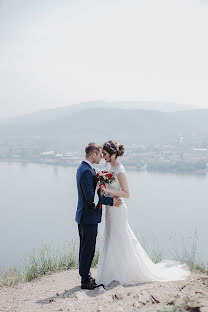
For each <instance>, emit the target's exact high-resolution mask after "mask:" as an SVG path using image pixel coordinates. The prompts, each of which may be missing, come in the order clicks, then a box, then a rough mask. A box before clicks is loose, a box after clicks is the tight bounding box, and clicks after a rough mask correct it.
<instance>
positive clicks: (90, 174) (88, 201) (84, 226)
mask: <svg viewBox="0 0 208 312" xmlns="http://www.w3.org/2000/svg"><path fill="white" fill-rule="evenodd" d="M76 178H77V191H78V205H77V211H76V218H75V220H76V222H77V223H78V229H79V237H80V248H79V274H80V276H81V282H82V283H87V282H88V281H89V277H90V267H91V264H92V260H93V257H94V253H95V245H96V237H97V228H98V223H100V222H101V217H102V209H99V205H100V204H104V205H109V206H113V198H111V197H105V196H99V203H98V205H97V206H95V204H94V196H95V188H96V173H95V171H94V169H93V168H92V167H91V166H90V165H89V164H88V163H86V162H85V161H83V162H82V163H81V164H80V166H79V167H78V169H77V176H76Z"/></svg>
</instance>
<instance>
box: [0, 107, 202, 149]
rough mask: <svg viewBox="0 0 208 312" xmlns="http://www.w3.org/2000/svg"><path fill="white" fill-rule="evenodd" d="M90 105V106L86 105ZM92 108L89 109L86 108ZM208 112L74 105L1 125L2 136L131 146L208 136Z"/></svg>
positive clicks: (74, 143) (76, 143) (78, 143)
mask: <svg viewBox="0 0 208 312" xmlns="http://www.w3.org/2000/svg"><path fill="white" fill-rule="evenodd" d="M84 105H86V104H84ZM86 107H88V106H85V108H86ZM207 120H208V110H190V111H178V112H160V111H150V110H139V109H136V110H135V109H118V108H111V109H110V108H107V107H106V108H90V109H84V107H83V105H82V104H80V106H79V105H74V107H73V106H69V107H64V108H62V109H60V108H59V109H55V110H49V111H43V112H37V113H33V114H30V115H25V116H23V117H19V118H16V119H11V120H10V121H8V122H4V123H2V122H1V123H0V137H1V138H8V137H16V138H20V137H34V136H36V137H40V138H43V139H45V138H47V139H50V140H54V141H63V142H64V141H67V142H68V143H69V144H70V142H71V144H73V145H78V146H79V145H80V144H82V143H84V142H88V141H99V142H103V141H104V140H106V139H110V138H115V139H116V140H118V141H120V142H123V143H125V144H127V143H142V144H144V143H146V144H152V143H161V142H167V141H168V140H171V139H176V138H177V137H178V136H179V135H182V136H184V137H185V138H187V139H191V138H192V137H195V136H198V135H207V134H208V123H207Z"/></svg>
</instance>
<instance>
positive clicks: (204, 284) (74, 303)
mask: <svg viewBox="0 0 208 312" xmlns="http://www.w3.org/2000/svg"><path fill="white" fill-rule="evenodd" d="M92 273H94V275H95V270H92ZM185 301H186V302H187V304H186V309H187V310H189V311H200V312H208V275H205V274H203V273H198V272H192V274H191V276H190V277H189V278H188V279H187V280H185V281H173V282H163V283H161V282H152V283H146V284H140V285H137V286H125V287H123V286H121V285H120V284H119V283H117V282H112V283H111V284H110V285H109V287H106V289H105V290H104V289H103V288H102V287H100V288H97V289H95V290H81V289H80V278H79V275H78V271H77V270H70V271H65V272H61V273H55V274H52V275H49V276H44V277H41V278H40V279H36V280H34V281H31V282H28V283H24V284H20V285H18V286H16V287H15V288H11V287H4V288H0V311H5V312H17V311H18V312H23V311H24V312H38V311H50V312H53V311H70V312H74V311H85V312H91V311H93V312H112V311H117V312H123V311H125V312H126V311H128V312H131V311H140V312H144V311H145V312H146V311H154V312H155V311H174V310H173V306H178V305H181V304H183V303H184V302H185ZM175 311H177V310H175ZM178 311H179V310H178ZM180 311H183V310H180ZM184 311H186V310H185V309H184Z"/></svg>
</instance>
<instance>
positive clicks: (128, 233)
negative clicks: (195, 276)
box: [96, 140, 190, 286]
mask: <svg viewBox="0 0 208 312" xmlns="http://www.w3.org/2000/svg"><path fill="white" fill-rule="evenodd" d="M123 154H124V146H123V145H122V144H118V143H117V142H116V141H112V140H111V141H108V142H106V143H104V145H103V158H104V159H105V161H106V164H107V166H108V171H109V172H112V173H114V174H115V178H116V179H115V181H114V182H113V183H112V184H110V185H109V186H106V187H102V189H103V190H104V191H105V192H107V194H108V195H107V196H112V197H114V196H118V197H120V198H122V204H121V206H120V207H112V206H106V211H105V230H104V242H103V250H102V251H101V253H100V256H99V261H98V266H97V274H96V283H97V284H101V283H102V284H104V285H105V286H106V285H108V284H109V283H110V282H111V281H113V280H115V281H118V282H120V283H121V284H122V285H134V284H139V283H147V282H151V281H160V282H165V281H174V280H184V279H186V278H187V277H188V276H189V275H190V271H189V268H188V266H187V265H186V264H180V263H179V262H178V261H175V260H168V259H164V260H162V261H160V262H159V263H156V264H155V263H154V262H152V260H151V259H150V258H149V256H148V255H147V253H146V252H145V250H144V249H143V248H142V246H141V245H140V243H139V241H138V240H137V238H136V236H135V235H134V233H133V232H132V230H131V228H130V225H129V223H128V208H127V206H126V204H125V201H124V200H123V198H129V196H130V193H129V188H128V182H127V178H126V173H125V168H124V166H123V165H122V164H121V163H120V162H119V161H118V159H117V157H118V156H123Z"/></svg>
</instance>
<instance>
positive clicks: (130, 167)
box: [0, 158, 208, 176]
mask: <svg viewBox="0 0 208 312" xmlns="http://www.w3.org/2000/svg"><path fill="white" fill-rule="evenodd" d="M0 162H1V163H20V164H25V165H26V164H37V165H47V166H55V167H77V166H79V164H80V162H81V161H80V162H79V163H71V164H70V163H68V162H65V163H64V162H62V163H60V162H52V161H35V160H25V159H14V158H7V159H0ZM124 166H125V168H127V169H128V170H129V171H137V172H147V173H151V174H154V173H155V174H157V173H158V174H163V175H166V174H174V175H182V176H184V175H187V176H190V175H194V176H207V173H208V169H207V170H206V171H205V170H196V171H193V170H192V171H179V170H173V169H170V170H168V168H166V169H165V170H160V169H148V168H147V169H146V168H145V169H140V168H138V167H137V166H136V165H128V163H124Z"/></svg>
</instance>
